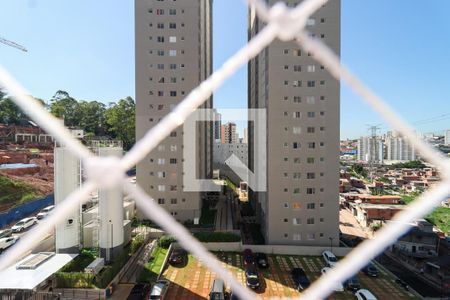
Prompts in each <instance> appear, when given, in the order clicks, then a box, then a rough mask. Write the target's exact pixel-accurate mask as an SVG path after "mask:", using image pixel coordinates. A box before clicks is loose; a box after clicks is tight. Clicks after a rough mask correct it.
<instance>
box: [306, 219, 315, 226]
mask: <svg viewBox="0 0 450 300" xmlns="http://www.w3.org/2000/svg"><path fill="white" fill-rule="evenodd" d="M306 224H308V225H312V224H314V218H308V219H306Z"/></svg>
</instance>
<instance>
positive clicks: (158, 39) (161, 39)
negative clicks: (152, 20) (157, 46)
mask: <svg viewBox="0 0 450 300" xmlns="http://www.w3.org/2000/svg"><path fill="white" fill-rule="evenodd" d="M156 41H157V42H158V43H164V37H163V36H158V38H157V40H156Z"/></svg>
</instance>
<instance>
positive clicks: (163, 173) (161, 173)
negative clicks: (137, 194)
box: [158, 172, 166, 178]
mask: <svg viewBox="0 0 450 300" xmlns="http://www.w3.org/2000/svg"><path fill="white" fill-rule="evenodd" d="M158 178H166V172H158Z"/></svg>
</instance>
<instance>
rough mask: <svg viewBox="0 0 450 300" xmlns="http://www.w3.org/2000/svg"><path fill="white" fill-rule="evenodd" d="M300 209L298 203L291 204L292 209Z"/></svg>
mask: <svg viewBox="0 0 450 300" xmlns="http://www.w3.org/2000/svg"><path fill="white" fill-rule="evenodd" d="M300 208H301V205H300V203H299V202H293V203H292V209H297V210H298V209H300Z"/></svg>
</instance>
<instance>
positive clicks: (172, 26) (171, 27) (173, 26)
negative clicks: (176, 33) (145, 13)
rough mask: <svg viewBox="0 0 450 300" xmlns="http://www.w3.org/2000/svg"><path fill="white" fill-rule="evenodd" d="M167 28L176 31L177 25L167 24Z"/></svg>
mask: <svg viewBox="0 0 450 300" xmlns="http://www.w3.org/2000/svg"><path fill="white" fill-rule="evenodd" d="M169 28H170V29H176V28H177V24H176V23H169Z"/></svg>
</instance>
